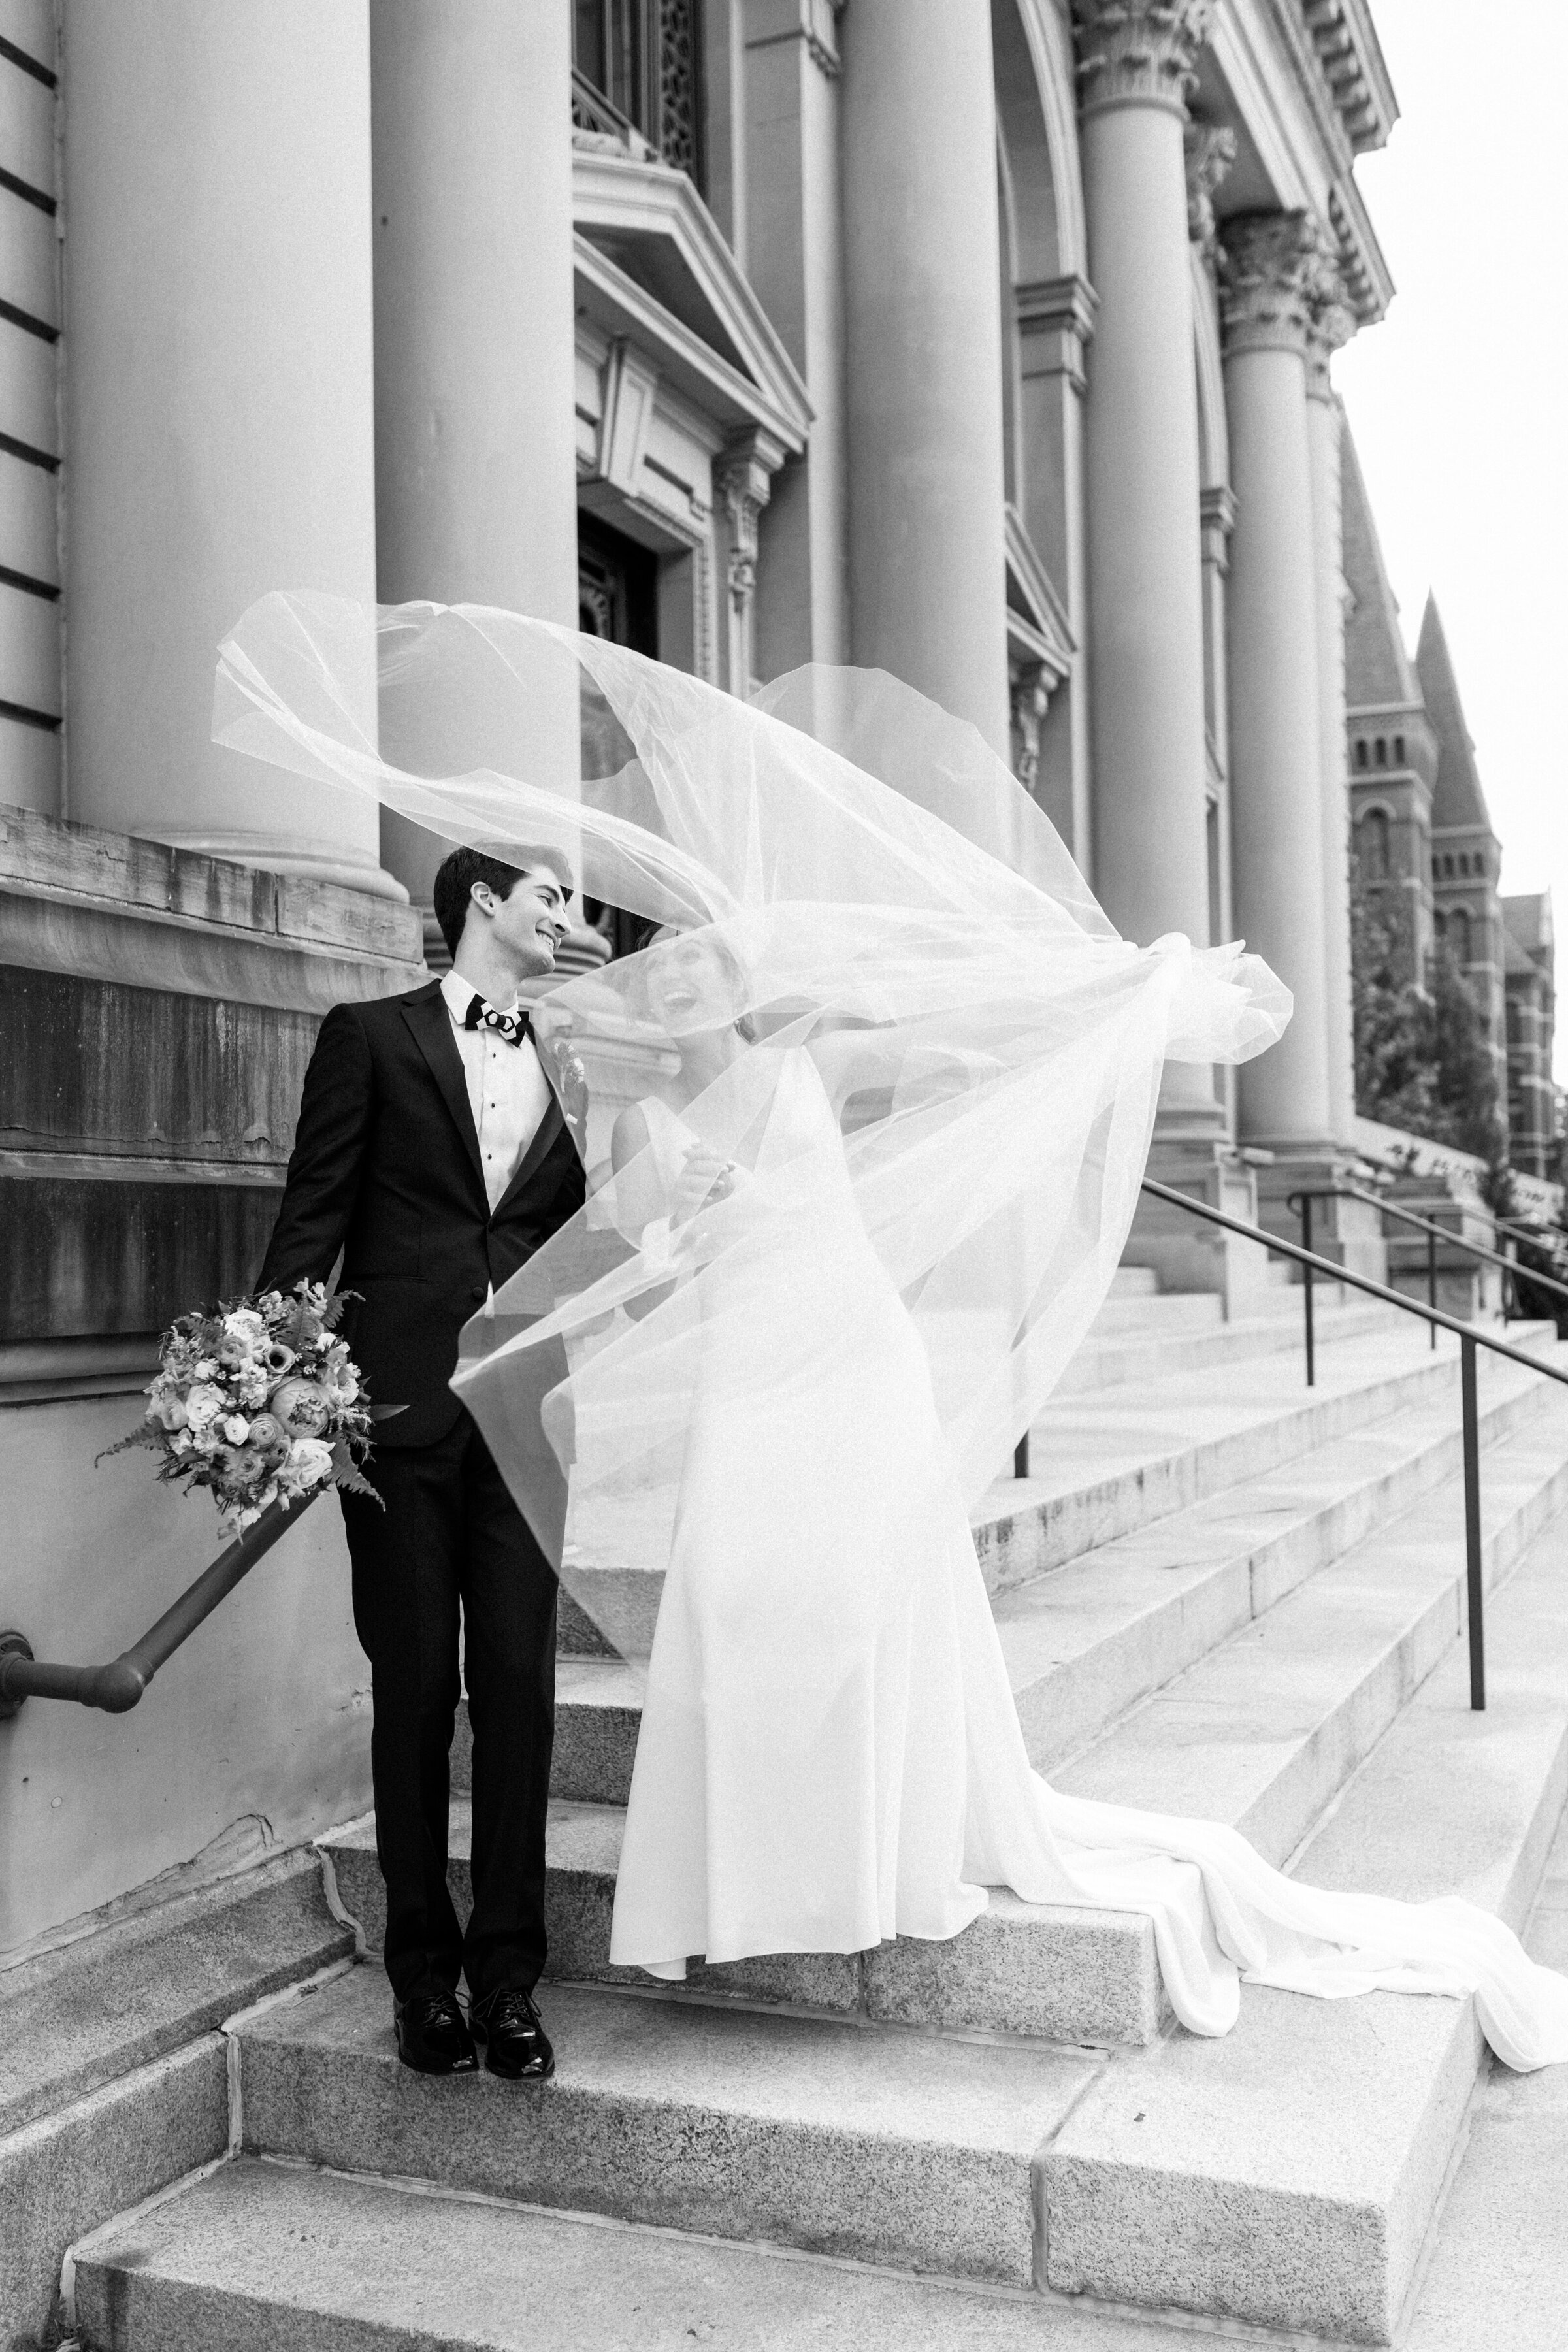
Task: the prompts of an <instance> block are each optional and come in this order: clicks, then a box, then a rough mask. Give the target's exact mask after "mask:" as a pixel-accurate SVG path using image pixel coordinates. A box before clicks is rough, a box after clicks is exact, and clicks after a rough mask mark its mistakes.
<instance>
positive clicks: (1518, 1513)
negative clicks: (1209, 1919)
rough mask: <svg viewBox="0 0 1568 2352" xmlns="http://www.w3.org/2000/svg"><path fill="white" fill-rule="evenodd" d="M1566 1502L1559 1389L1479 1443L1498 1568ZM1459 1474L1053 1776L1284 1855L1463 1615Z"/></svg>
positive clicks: (1567, 1411)
mask: <svg viewBox="0 0 1568 2352" xmlns="http://www.w3.org/2000/svg"><path fill="white" fill-rule="evenodd" d="M1564 1505H1568V1397H1564V1398H1563V1401H1562V1402H1559V1400H1558V1391H1557V1388H1556V1385H1555V1384H1553V1386H1552V1391H1551V1396H1550V1400H1549V1402H1546V1403H1544V1404H1543V1405H1542V1407H1541V1408H1540V1410H1539V1411H1538V1412H1536V1413H1535V1414H1534V1415H1533V1416H1532V1417H1531V1419H1530V1420H1529V1421H1528V1422H1527V1423H1525V1425H1524V1426H1523V1428H1521V1429H1520V1430H1518V1431H1516V1432H1515V1433H1512V1434H1510V1435H1508V1436H1506V1437H1504V1438H1502V1439H1501V1440H1500V1442H1499V1443H1498V1444H1495V1445H1493V1446H1492V1447H1491V1448H1489V1451H1488V1452H1487V1453H1486V1454H1484V1455H1483V1457H1482V1464H1481V1530H1482V1547H1483V1573H1484V1576H1485V1580H1486V1582H1487V1584H1488V1586H1489V1587H1490V1586H1493V1585H1495V1584H1497V1583H1498V1582H1500V1580H1501V1579H1502V1578H1503V1577H1504V1576H1506V1575H1507V1574H1508V1573H1509V1571H1510V1569H1512V1568H1513V1567H1514V1566H1515V1565H1516V1563H1517V1562H1518V1561H1519V1559H1521V1557H1522V1555H1523V1554H1524V1553H1525V1552H1526V1551H1527V1549H1529V1547H1530V1546H1531V1543H1532V1542H1533V1540H1534V1539H1535V1538H1536V1537H1537V1536H1538V1535H1539V1534H1540V1532H1541V1530H1542V1528H1544V1527H1546V1526H1547V1525H1549V1524H1550V1523H1551V1522H1552V1520H1553V1519H1555V1517H1557V1515H1558V1514H1559V1513H1560V1512H1561V1511H1562V1509H1563V1507H1564ZM1465 1573H1466V1569H1465V1533H1464V1487H1463V1480H1462V1478H1461V1477H1454V1478H1450V1479H1448V1480H1447V1482H1446V1483H1445V1484H1444V1485H1442V1486H1438V1487H1436V1488H1435V1489H1434V1490H1433V1491H1432V1492H1431V1493H1430V1494H1428V1495H1426V1496H1424V1497H1423V1498H1422V1499H1421V1500H1420V1501H1419V1502H1418V1503H1416V1504H1415V1506H1414V1507H1413V1508H1411V1509H1410V1510H1408V1511H1406V1512H1405V1514H1404V1515H1403V1516H1402V1517H1400V1518H1398V1519H1397V1520H1395V1521H1394V1522H1393V1523H1392V1524H1390V1525H1388V1526H1386V1527H1382V1528H1378V1529H1377V1530H1376V1531H1375V1532H1374V1533H1373V1534H1372V1535H1370V1536H1368V1537H1366V1538H1363V1540H1362V1541H1361V1542H1360V1543H1358V1544H1355V1545H1352V1547H1351V1549H1349V1550H1348V1551H1346V1552H1345V1553H1344V1554H1343V1555H1342V1557H1341V1558H1340V1559H1336V1560H1335V1561H1334V1562H1333V1563H1332V1564H1331V1566H1329V1567H1327V1568H1324V1569H1321V1570H1320V1571H1319V1572H1318V1574H1317V1575H1316V1576H1314V1577H1313V1578H1312V1579H1311V1580H1310V1581H1309V1582H1308V1583H1305V1584H1303V1585H1301V1586H1300V1588H1299V1589H1298V1590H1297V1591H1294V1592H1292V1593H1290V1594H1288V1595H1287V1596H1286V1598H1285V1599H1283V1600H1281V1601H1279V1602H1277V1603H1276V1605H1275V1606H1274V1607H1273V1608H1272V1609H1270V1610H1269V1611H1268V1613H1267V1614H1265V1615H1264V1616H1262V1617H1260V1618H1258V1620H1257V1621H1256V1622H1253V1623H1251V1624H1249V1625H1248V1626H1247V1627H1246V1628H1245V1629H1244V1630H1243V1631H1242V1632H1241V1633H1237V1634H1235V1635H1233V1636H1232V1637H1231V1639H1230V1640H1229V1641H1227V1642H1226V1643H1222V1644H1221V1645H1220V1646H1219V1647H1218V1648H1216V1649H1215V1650H1213V1651H1211V1652H1210V1653H1209V1654H1207V1655H1206V1656H1205V1657H1203V1658H1201V1659H1200V1660H1199V1661H1198V1663H1197V1664H1194V1665H1193V1666H1191V1667H1189V1668H1188V1669H1187V1670H1186V1672H1185V1673H1184V1674H1182V1675H1178V1676H1177V1677H1176V1678H1175V1679H1174V1680H1173V1681H1171V1682H1169V1683H1167V1684H1166V1685H1164V1686H1163V1688H1162V1689H1160V1690H1158V1691H1156V1692H1155V1693H1154V1694H1153V1695H1152V1696H1151V1697H1149V1698H1148V1699H1147V1700H1146V1701H1145V1702H1144V1703H1143V1704H1142V1706H1139V1707H1138V1708H1136V1709H1135V1710H1134V1711H1133V1713H1132V1714H1131V1716H1130V1717H1128V1718H1127V1719H1126V1721H1125V1722H1124V1723H1123V1724H1121V1726H1120V1727H1117V1728H1115V1729H1113V1730H1112V1731H1110V1732H1109V1733H1108V1734H1106V1736H1105V1737H1104V1738H1100V1739H1099V1740H1097V1741H1095V1742H1094V1743H1093V1744H1092V1745H1091V1746H1090V1747H1089V1748H1087V1749H1086V1750H1085V1751H1084V1752H1083V1753H1082V1754H1081V1755H1080V1756H1079V1757H1078V1758H1077V1759H1074V1760H1073V1761H1071V1762H1069V1763H1068V1764H1067V1765H1065V1766H1063V1767H1061V1768H1059V1769H1057V1770H1056V1771H1055V1772H1054V1773H1053V1775H1052V1777H1053V1779H1054V1780H1055V1781H1056V1783H1057V1785H1058V1787H1060V1788H1061V1789H1062V1790H1065V1791H1067V1792H1068V1793H1070V1794H1072V1795H1074V1796H1080V1797H1090V1798H1095V1799H1099V1800H1100V1801H1104V1802H1107V1803H1111V1804H1123V1805H1135V1806H1144V1807H1152V1808H1158V1809H1159V1810H1160V1811H1166V1812H1174V1813H1183V1814H1194V1813H1202V1814H1205V1815H1207V1816H1208V1817H1210V1818H1212V1819H1215V1820H1220V1821H1225V1822H1229V1823H1230V1824H1231V1825H1232V1826H1233V1827H1235V1828H1237V1829H1238V1830H1239V1831H1241V1832H1242V1833H1243V1835H1244V1836H1246V1837H1247V1839H1248V1840H1250V1842H1251V1843H1253V1844H1254V1845H1255V1846H1257V1847H1258V1851H1259V1852H1260V1853H1263V1854H1264V1855H1265V1856H1266V1857H1267V1858H1268V1860H1269V1861H1270V1862H1273V1863H1276V1864H1283V1863H1284V1862H1285V1861H1286V1860H1287V1858H1288V1857H1289V1855H1290V1854H1291V1853H1293V1852H1294V1851H1295V1849H1296V1847H1297V1846H1298V1845H1299V1844H1300V1842H1301V1840H1302V1839H1303V1838H1304V1837H1305V1836H1306V1835H1307V1833H1308V1832H1309V1831H1310V1829H1311V1828H1312V1826H1313V1825H1314V1823H1315V1822H1317V1820H1318V1819H1319V1817H1320V1816H1321V1813H1322V1811H1323V1810H1324V1808H1325V1807H1326V1806H1327V1805H1329V1804H1330V1802H1331V1801H1332V1799H1333V1798H1334V1797H1335V1795H1336V1794H1337V1793H1338V1791H1339V1790H1340V1789H1341V1788H1342V1786H1343V1785H1344V1783H1345V1781H1346V1780H1349V1778H1350V1776H1351V1775H1352V1772H1353V1771H1354V1770H1355V1769H1356V1768H1357V1766H1358V1765H1359V1764H1360V1763H1362V1761H1363V1759H1365V1757H1366V1756H1367V1755H1368V1754H1369V1753H1370V1752H1371V1750H1372V1748H1373V1747H1374V1746H1375V1744H1376V1743H1377V1741H1378V1740H1379V1739H1381V1738H1382V1737H1383V1735H1384V1732H1385V1731H1386V1730H1387V1729H1388V1728H1389V1727H1390V1726H1391V1725H1392V1724H1393V1723H1394V1721H1395V1719H1396V1718H1397V1717H1398V1716H1399V1714H1400V1712H1401V1710H1402V1709H1403V1708H1404V1706H1405V1705H1406V1704H1407V1702H1408V1701H1409V1699H1410V1698H1411V1696H1412V1695H1413V1694H1414V1693H1415V1691H1417V1690H1418V1689H1419V1688H1420V1686H1421V1685H1422V1684H1423V1683H1424V1682H1425V1681H1426V1676H1427V1675H1429V1674H1430V1673H1431V1672H1432V1670H1433V1668H1434V1667H1435V1666H1436V1665H1437V1664H1439V1663H1440V1662H1441V1661H1442V1660H1443V1658H1444V1657H1445V1656H1447V1654H1449V1653H1450V1652H1451V1651H1452V1650H1453V1649H1454V1648H1455V1647H1456V1645H1457V1644H1458V1643H1459V1640H1460V1637H1461V1634H1462V1633H1463V1630H1464V1625H1465Z"/></svg>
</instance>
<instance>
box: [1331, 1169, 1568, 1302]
mask: <svg viewBox="0 0 1568 2352" xmlns="http://www.w3.org/2000/svg"><path fill="white" fill-rule="evenodd" d="M1298 1201H1300V1202H1302V1203H1303V1204H1304V1205H1306V1204H1310V1202H1313V1201H1361V1202H1364V1203H1365V1205H1366V1206H1367V1207H1368V1208H1369V1209H1379V1210H1381V1211H1382V1213H1383V1214H1384V1216H1385V1217H1397V1218H1399V1219H1400V1221H1401V1223H1404V1224H1406V1225H1418V1226H1419V1227H1420V1229H1421V1231H1422V1232H1423V1233H1424V1234H1426V1237H1427V1244H1428V1246H1427V1253H1426V1255H1427V1266H1428V1272H1429V1273H1430V1272H1431V1269H1432V1263H1433V1259H1434V1255H1435V1252H1436V1244H1437V1243H1438V1242H1447V1244H1449V1246H1450V1247H1451V1248H1453V1249H1462V1250H1468V1253H1469V1255H1471V1257H1479V1258H1483V1259H1484V1260H1485V1261H1486V1263H1487V1265H1500V1266H1501V1268H1502V1270H1503V1272H1504V1273H1505V1274H1518V1273H1520V1272H1521V1271H1522V1272H1523V1273H1525V1274H1526V1275H1528V1276H1529V1278H1530V1280H1531V1282H1533V1283H1538V1284H1539V1285H1540V1286H1541V1288H1542V1290H1552V1291H1555V1292H1556V1294H1557V1296H1558V1297H1559V1298H1568V1283H1564V1282H1559V1281H1558V1280H1557V1279H1556V1278H1555V1276H1552V1275H1549V1274H1535V1273H1533V1272H1531V1269H1530V1267H1528V1266H1526V1267H1524V1268H1522V1269H1521V1266H1520V1263H1519V1260H1518V1259H1517V1258H1512V1257H1506V1256H1505V1255H1503V1254H1502V1252H1501V1251H1500V1250H1494V1249H1489V1248H1488V1247H1487V1245H1486V1244H1485V1242H1472V1241H1468V1240H1467V1239H1466V1238H1465V1236H1464V1234H1455V1233H1450V1232H1449V1230H1448V1228H1447V1225H1439V1224H1436V1223H1434V1222H1433V1220H1432V1219H1431V1218H1430V1217H1422V1216H1417V1214H1416V1213H1415V1210H1414V1209H1406V1208H1403V1207H1402V1206H1401V1205H1400V1203H1399V1202H1397V1201H1385V1200H1384V1199H1382V1197H1381V1196H1380V1195H1379V1194H1378V1193H1376V1192H1363V1191H1362V1190H1361V1189H1360V1187H1359V1186H1358V1185H1355V1184H1317V1185H1314V1186H1313V1188H1312V1190H1311V1191H1310V1192H1292V1193H1291V1194H1290V1197H1289V1202H1287V1204H1286V1205H1287V1206H1288V1207H1290V1208H1294V1207H1295V1205H1296V1202H1298ZM1487 1214H1488V1215H1489V1216H1491V1211H1490V1210H1488V1211H1487ZM1308 1223H1310V1205H1309V1206H1307V1215H1306V1217H1305V1218H1304V1219H1303V1225H1302V1239H1303V1241H1304V1243H1305V1244H1306V1245H1307V1246H1308V1247H1310V1234H1309V1232H1308V1231H1307V1226H1308ZM1492 1223H1493V1224H1494V1225H1499V1224H1502V1223H1505V1220H1504V1219H1502V1218H1500V1217H1492ZM1436 1303H1437V1300H1436V1293H1435V1292H1434V1293H1433V1294H1432V1295H1431V1304H1432V1305H1433V1306H1434V1307H1436Z"/></svg>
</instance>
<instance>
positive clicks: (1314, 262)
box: [1219, 212, 1332, 356]
mask: <svg viewBox="0 0 1568 2352" xmlns="http://www.w3.org/2000/svg"><path fill="white" fill-rule="evenodd" d="M1219 241H1220V252H1221V266H1220V271H1219V296H1220V320H1221V323H1222V325H1223V328H1224V331H1225V348H1226V355H1227V356H1229V355H1230V354H1231V353H1232V352H1302V353H1303V354H1304V353H1305V352H1306V348H1307V337H1308V334H1309V333H1310V330H1311V326H1312V321H1313V319H1314V316H1315V315H1316V312H1317V310H1318V307H1319V305H1320V303H1321V300H1322V296H1323V288H1324V282H1325V273H1326V270H1327V269H1328V268H1329V267H1330V265H1331V250H1332V249H1331V247H1330V245H1329V242H1328V240H1327V238H1326V237H1325V236H1324V235H1323V232H1322V230H1321V228H1320V227H1319V226H1318V224H1317V222H1316V221H1315V220H1314V219H1313V218H1312V216H1311V215H1310V213H1304V212H1290V213H1239V214H1237V215H1236V217H1235V218H1234V219H1232V220H1227V221H1226V224H1225V226H1224V227H1223V228H1222V229H1221V230H1220V233H1219Z"/></svg>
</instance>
